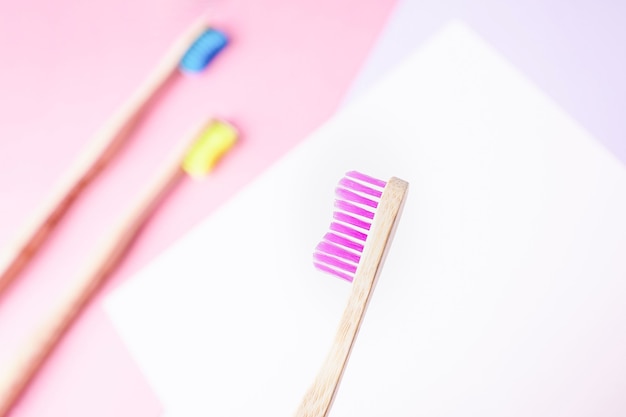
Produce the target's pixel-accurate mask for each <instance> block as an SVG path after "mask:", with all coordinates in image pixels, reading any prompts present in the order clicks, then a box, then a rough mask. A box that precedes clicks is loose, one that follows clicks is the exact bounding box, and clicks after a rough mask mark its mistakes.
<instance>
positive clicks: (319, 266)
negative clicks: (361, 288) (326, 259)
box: [313, 262, 354, 282]
mask: <svg viewBox="0 0 626 417" xmlns="http://www.w3.org/2000/svg"><path fill="white" fill-rule="evenodd" d="M313 265H315V267H316V268H317V269H319V270H320V271H324V272H326V273H328V274H332V275H335V276H336V277H339V278H342V279H345V280H346V281H349V282H352V280H353V279H354V276H353V275H350V274H346V273H345V272H341V271H337V270H335V269H332V268H330V267H328V266H326V265H324V264H321V263H318V262H313Z"/></svg>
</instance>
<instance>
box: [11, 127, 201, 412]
mask: <svg viewBox="0 0 626 417" xmlns="http://www.w3.org/2000/svg"><path fill="white" fill-rule="evenodd" d="M196 137H197V136H194V139H195V138H196ZM188 145H189V144H188V143H186V144H185V147H184V148H182V147H181V148H180V149H177V150H176V152H174V153H173V154H172V156H171V158H170V160H169V161H168V162H167V163H166V164H165V165H164V167H163V168H162V169H161V171H160V174H159V175H158V176H157V177H156V178H155V180H154V182H153V183H152V184H151V185H149V186H148V187H147V188H146V190H145V192H144V194H143V195H142V196H141V197H140V198H139V200H138V203H137V205H136V206H135V207H134V209H133V210H131V211H130V212H129V213H128V214H127V216H126V217H125V218H124V219H123V221H121V222H120V224H119V227H118V228H116V229H115V230H114V231H113V232H112V233H111V235H110V237H109V239H108V240H106V241H105V242H104V245H102V247H101V249H100V251H99V252H98V253H97V255H96V256H95V257H94V258H93V260H92V262H91V263H90V264H89V265H88V266H87V268H86V270H85V273H84V274H83V275H81V276H80V278H79V280H77V281H76V283H75V285H74V287H73V288H72V290H71V291H69V292H68V294H66V296H65V298H64V299H63V300H62V301H61V303H60V304H59V306H58V308H57V309H56V310H55V311H54V312H53V313H52V314H50V315H49V316H48V317H49V319H48V320H47V322H46V323H45V325H43V326H42V327H41V328H40V329H39V331H38V332H37V333H35V335H34V337H33V338H32V340H30V341H29V343H28V344H26V345H25V346H24V347H23V349H22V350H21V351H20V352H19V354H20V356H19V357H18V358H16V359H15V360H14V362H13V363H12V364H11V365H12V367H11V369H9V370H8V371H6V370H2V373H0V417H6V416H8V414H9V413H10V411H11V409H12V408H13V407H14V405H15V404H16V403H17V402H18V400H19V399H20V397H21V395H22V394H23V393H24V392H25V390H26V389H27V387H28V385H29V383H30V382H31V381H32V380H33V378H34V377H35V375H36V374H37V372H38V371H39V369H40V368H41V367H42V365H43V364H44V362H45V361H46V359H47V358H48V357H49V356H50V354H51V353H52V352H53V350H54V348H55V347H56V346H57V345H58V344H59V342H60V341H61V339H62V337H63V335H64V334H65V333H66V332H67V331H68V330H69V329H70V327H71V326H72V324H73V323H74V322H75V321H76V319H77V318H78V317H79V315H80V313H81V311H82V310H83V309H84V308H85V307H86V306H87V305H88V303H89V301H90V300H91V299H92V298H93V297H94V295H95V294H96V293H97V291H98V289H99V288H100V287H101V286H102V284H103V283H104V282H105V281H106V279H107V278H108V277H109V276H110V274H111V273H112V272H113V271H114V270H115V268H116V267H117V266H118V265H119V264H120V262H121V261H122V260H123V259H124V256H125V254H127V253H128V250H129V248H130V247H131V245H132V244H133V242H134V241H135V239H136V237H137V236H138V234H139V233H140V231H141V229H142V228H143V226H144V225H145V224H146V223H147V221H148V220H149V218H150V217H151V215H152V214H153V213H154V211H155V210H156V208H157V207H158V205H159V203H160V202H161V201H162V200H163V198H164V197H165V196H166V195H167V193H168V191H169V190H170V189H171V188H172V186H173V185H174V184H176V183H177V182H178V180H179V179H181V178H182V177H183V176H185V175H186V174H185V173H184V171H183V170H182V169H181V162H182V160H183V157H184V155H185V153H186V151H187V149H188V148H189V146H188Z"/></svg>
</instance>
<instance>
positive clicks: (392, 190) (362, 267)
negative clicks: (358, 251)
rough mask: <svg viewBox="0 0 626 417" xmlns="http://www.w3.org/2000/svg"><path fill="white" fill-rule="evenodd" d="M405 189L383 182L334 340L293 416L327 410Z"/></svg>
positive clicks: (317, 415)
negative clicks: (381, 192)
mask: <svg viewBox="0 0 626 417" xmlns="http://www.w3.org/2000/svg"><path fill="white" fill-rule="evenodd" d="M407 192H408V183H407V182H405V181H403V180H400V179H398V178H395V177H394V178H391V179H390V180H389V181H388V182H387V185H386V187H385V189H384V191H383V195H382V197H381V200H380V203H379V205H378V208H377V209H376V216H375V217H374V222H373V223H372V227H371V230H370V233H369V234H368V238H367V243H366V245H365V248H364V250H363V254H362V256H361V261H360V262H359V266H358V269H357V271H356V274H355V277H354V280H353V283H352V291H351V293H350V298H349V299H348V305H347V306H346V309H345V310H344V312H343V316H342V317H341V321H340V324H339V329H338V330H337V334H336V335H335V341H334V343H333V345H332V347H331V349H330V352H329V354H328V356H327V357H326V360H325V361H324V363H323V365H322V367H321V368H320V371H319V373H318V374H317V377H316V379H315V381H314V383H313V385H312V386H311V388H309V390H308V392H307V393H306V394H305V396H304V399H303V400H302V402H301V403H300V406H299V408H298V410H297V411H296V413H295V417H326V416H328V415H329V413H330V409H331V407H332V404H333V400H334V398H335V395H336V394H337V390H338V388H339V384H340V382H341V377H342V375H343V372H344V370H345V368H346V365H347V363H348V359H349V357H350V352H351V351H352V347H353V346H354V343H355V341H356V337H357V334H358V332H359V328H360V327H361V323H362V321H363V317H364V315H365V311H366V309H367V306H368V303H369V301H370V299H371V296H372V292H373V290H374V287H375V286H376V282H377V280H378V276H379V275H380V272H381V269H382V267H383V263H384V260H385V256H386V254H387V250H388V249H389V246H390V244H391V241H392V239H393V234H394V231H395V228H396V226H397V224H398V220H399V218H400V214H401V212H402V207H403V205H404V201H405V198H406V194H407Z"/></svg>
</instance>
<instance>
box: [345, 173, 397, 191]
mask: <svg viewBox="0 0 626 417" xmlns="http://www.w3.org/2000/svg"><path fill="white" fill-rule="evenodd" d="M346 177H350V178H354V179H357V180H360V181H363V182H367V183H368V184H372V185H375V186H377V187H380V188H385V185H387V183H386V182H385V181H383V180H379V179H377V178H372V177H370V176H369V175H365V174H361V173H360V172H358V171H350V172H348V173H346Z"/></svg>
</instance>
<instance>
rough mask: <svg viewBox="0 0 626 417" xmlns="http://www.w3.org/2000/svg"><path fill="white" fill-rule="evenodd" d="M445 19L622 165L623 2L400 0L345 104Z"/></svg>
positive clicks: (625, 140) (625, 87)
mask: <svg viewBox="0 0 626 417" xmlns="http://www.w3.org/2000/svg"><path fill="white" fill-rule="evenodd" d="M451 19H459V20H462V21H463V22H465V23H466V24H468V25H469V26H470V27H471V28H472V29H473V30H474V31H475V32H477V33H478V34H479V35H480V36H482V37H483V38H484V39H485V40H486V41H487V42H488V43H489V44H491V45H492V46H493V47H494V48H496V49H497V50H498V51H499V52H500V53H501V54H502V55H503V56H504V57H505V58H506V59H507V60H509V62H511V63H512V64H513V65H515V66H516V67H517V68H518V69H519V70H521V71H522V72H523V73H524V74H525V75H526V76H527V77H528V78H529V79H530V80H532V82H534V83H535V84H536V85H537V86H539V88H541V89H542V90H543V91H544V92H545V93H546V94H547V95H548V96H550V97H551V98H552V99H553V100H555V101H556V102H557V103H558V104H559V105H560V106H561V107H562V108H563V109H564V110H565V111H566V112H567V113H569V114H570V115H571V116H572V117H573V118H574V119H576V120H577V121H578V122H579V123H580V124H581V125H582V126H583V127H584V128H585V129H587V130H588V131H589V132H590V133H591V134H592V135H593V136H594V137H596V138H597V139H598V140H599V141H600V142H601V143H602V144H603V145H604V146H605V147H606V148H608V149H609V150H610V151H611V152H612V153H613V154H614V155H615V156H616V157H617V158H618V159H619V160H620V161H621V162H622V163H624V164H626V116H625V115H624V109H626V1H590V0H584V1H580V0H571V1H563V0H552V1H550V0H548V1H545V0H544V1H542V0H525V1H514V0H504V1H502V0H500V1H497V0H477V1H462V0H419V1H418V0H404V1H403V0H401V1H400V2H399V3H398V5H397V6H396V9H395V11H394V13H393V14H392V16H391V18H390V21H389V22H388V24H387V26H386V28H385V30H384V31H383V33H382V35H381V37H380V38H379V40H378V43H377V44H376V46H375V48H374V49H373V51H372V53H371V55H370V57H369V59H368V62H367V63H366V65H365V67H364V70H363V71H362V72H361V74H360V76H359V77H358V79H357V80H356V82H355V84H354V85H353V89H352V92H351V94H350V96H349V97H350V98H351V97H353V96H355V95H356V94H358V93H359V92H361V91H362V90H363V89H365V88H366V87H367V86H368V85H370V84H372V83H373V82H374V81H375V80H376V79H378V78H379V77H380V76H381V75H382V74H383V73H384V72H385V71H387V70H389V69H390V68H392V67H393V66H394V65H395V64H397V63H398V62H399V61H401V60H402V58H403V57H404V56H406V55H407V53H408V52H409V51H411V50H413V49H415V48H416V47H418V46H419V45H420V44H422V43H423V42H424V41H425V40H426V39H427V38H428V37H429V36H430V35H431V34H433V33H434V32H435V31H436V30H437V29H439V28H440V27H442V26H443V25H444V24H445V23H446V22H448V21H450V20H451Z"/></svg>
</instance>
